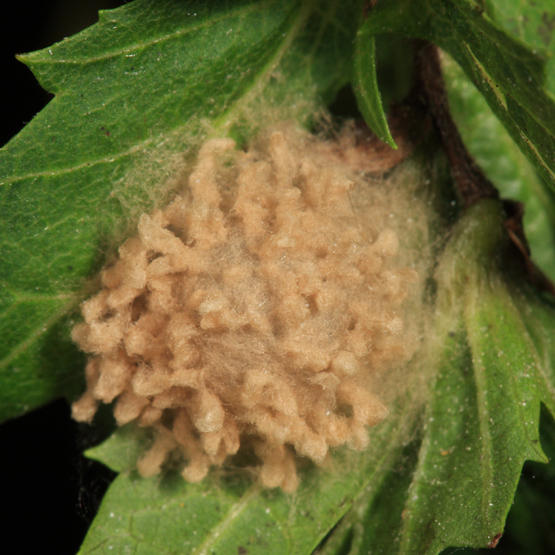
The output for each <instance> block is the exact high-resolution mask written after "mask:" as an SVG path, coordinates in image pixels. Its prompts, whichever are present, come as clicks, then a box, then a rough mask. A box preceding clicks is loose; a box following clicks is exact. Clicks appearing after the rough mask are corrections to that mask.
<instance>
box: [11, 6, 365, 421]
mask: <svg viewBox="0 0 555 555" xmlns="http://www.w3.org/2000/svg"><path fill="white" fill-rule="evenodd" d="M357 4H358V2H356V1H354V0H353V2H351V3H347V4H345V3H344V2H338V1H331V2H328V3H327V4H326V5H325V6H324V7H322V6H321V5H320V3H318V2H302V3H299V2H293V1H289V2H283V1H279V0H276V1H270V0H268V1H263V0H258V1H254V0H251V1H242V2H235V3H234V4H233V6H232V7H230V6H229V4H228V3H227V2H207V3H203V4H202V5H201V4H200V3H198V4H194V5H192V4H186V3H182V2H175V1H171V0H163V1H159V2H155V3H153V2H150V0H136V1H135V2H132V3H129V4H127V5H125V6H122V7H121V8H119V9H116V10H112V11H106V12H101V14H100V19H99V22H98V23H97V24H96V25H94V26H92V27H90V28H89V29H86V30H84V31H83V32H81V33H79V34H78V35H76V36H74V37H72V38H70V39H67V40H64V41H62V42H61V43H59V44H57V45H54V46H52V47H50V48H47V49H45V50H41V51H39V52H34V53H32V54H27V55H25V56H22V57H21V59H22V60H23V61H24V62H25V63H26V64H27V65H28V66H29V67H30V68H31V69H32V70H33V72H34V74H35V76H36V77H37V79H38V80H39V81H40V83H41V84H42V85H43V86H44V87H45V88H46V89H47V90H49V91H51V92H54V93H55V94H56V96H55V97H54V99H53V100H52V101H51V102H50V103H49V104H48V106H47V107H46V108H45V109H44V110H43V111H42V112H40V113H39V114H38V115H37V116H36V117H35V118H34V119H33V121H32V122H31V123H30V124H29V125H28V126H27V127H26V128H25V129H24V130H23V131H22V132H21V133H19V135H17V136H16V137H15V138H14V139H12V140H11V141H10V142H9V143H8V144H7V145H6V146H5V147H4V148H2V149H1V150H0V207H1V208H0V249H1V251H2V261H1V262H0V287H1V288H0V334H1V335H2V337H3V340H2V342H0V406H1V407H2V412H1V413H0V418H2V419H5V418H9V417H14V416H17V415H18V414H21V413H22V412H24V411H26V410H29V409H30V408H33V407H36V406H38V405H40V404H43V403H46V402H47V401H49V400H51V399H53V398H55V397H58V396H61V395H69V396H71V395H73V394H74V393H75V390H76V388H78V387H79V384H80V383H81V380H82V378H81V376H82V371H81V370H80V368H82V363H83V361H82V358H81V357H80V356H77V353H76V349H75V348H74V347H73V346H72V345H71V342H70V340H69V327H70V325H71V322H70V321H68V318H69V315H70V314H71V313H73V311H74V310H75V309H76V306H77V304H78V303H79V301H80V300H81V299H82V298H83V296H84V295H85V294H86V291H84V289H83V283H84V280H85V278H87V277H89V276H91V275H92V274H93V273H94V272H95V271H96V270H97V269H98V268H99V267H100V266H101V265H102V263H103V262H104V259H105V256H106V252H107V251H109V250H110V246H111V245H113V244H115V243H116V240H115V239H114V238H115V237H118V236H121V233H122V231H123V230H124V228H125V226H124V224H125V222H124V221H123V220H124V215H126V213H127V211H128V209H129V205H131V207H132V208H135V209H137V207H138V208H139V209H147V208H148V207H149V206H151V205H152V202H153V200H155V199H158V198H160V196H162V193H163V187H162V190H160V189H161V185H162V186H165V187H166V188H167V185H164V184H165V183H167V182H168V178H169V177H171V169H172V167H174V166H175V159H176V157H179V158H180V157H182V155H183V154H182V153H183V152H184V151H190V150H191V149H194V147H195V146H196V145H197V144H198V143H199V141H200V140H201V139H202V136H203V135H205V134H206V129H207V127H211V128H212V129H213V132H214V133H219V134H228V133H230V132H231V126H233V125H236V124H240V123H241V122H244V121H245V120H246V121H248V122H249V123H253V118H254V123H256V121H258V124H259V125H260V124H261V123H267V122H264V121H263V120H262V118H260V117H259V116H260V114H259V113H257V111H256V110H257V105H259V104H260V98H264V102H265V103H267V104H266V105H268V104H272V103H275V104H277V105H279V106H282V107H283V106H286V108H282V112H281V113H280V115H281V117H285V118H298V119H303V118H306V117H307V115H309V114H310V113H312V110H313V109H314V108H315V106H316V105H318V104H319V103H321V102H327V101H329V100H330V99H331V98H332V97H333V95H334V94H335V92H336V91H337V90H338V88H339V87H341V86H342V85H343V84H344V83H345V82H347V80H348V79H349V67H348V64H345V63H343V62H344V60H348V59H349V58H350V56H351V50H352V45H351V37H352V35H353V34H354V28H353V25H354V23H353V22H354V21H355V18H354V17H353V13H354V10H355V9H357ZM172 164H173V165H172ZM168 168H169V169H168ZM122 221H123V223H122Z"/></svg>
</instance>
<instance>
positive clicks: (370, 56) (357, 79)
mask: <svg viewBox="0 0 555 555" xmlns="http://www.w3.org/2000/svg"><path fill="white" fill-rule="evenodd" d="M353 88H354V91H355V95H356V98H357V103H358V107H359V110H360V111H361V113H362V115H363V117H364V121H365V122H366V124H367V125H368V127H370V129H372V131H374V133H376V135H377V136H378V137H379V138H380V139H381V140H382V141H384V142H385V143H387V144H388V145H389V146H391V147H392V148H397V145H396V144H395V141H394V140H393V137H392V136H391V132H390V130H389V126H388V125H387V119H386V117H385V112H384V109H383V105H382V99H381V95H380V91H379V89H378V76H377V70H376V44H375V40H374V37H373V36H372V35H371V34H370V32H369V28H368V26H364V25H363V26H362V27H361V28H360V29H359V31H358V33H357V34H356V38H355V52H354V57H353Z"/></svg>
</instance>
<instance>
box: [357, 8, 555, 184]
mask: <svg viewBox="0 0 555 555" xmlns="http://www.w3.org/2000/svg"><path fill="white" fill-rule="evenodd" d="M481 4H482V3H481V2H475V1H473V0H462V1H452V0H392V1H389V2H378V3H377V4H376V6H375V7H374V8H373V9H372V10H371V12H370V14H369V15H368V17H367V18H366V21H365V22H364V24H363V26H362V28H361V30H360V31H359V32H360V33H365V34H366V35H368V36H370V37H371V36H375V35H377V34H382V33H400V34H402V35H406V36H413V37H418V38H423V39H427V40H430V41H432V42H433V43H435V44H437V45H439V46H440V47H441V48H443V49H445V50H446V51H447V52H449V54H451V56H453V58H454V59H455V60H456V61H457V62H458V63H459V64H460V65H461V67H462V68H463V69H464V71H465V72H466V73H467V75H468V76H469V77H470V79H472V81H473V83H474V84H475V85H476V87H477V88H478V89H479V90H480V92H481V93H482V94H483V95H484V97H485V98H486V100H487V102H488V104H489V105H490V107H491V109H492V110H493V111H494V113H495V114H496V115H497V116H498V117H499V119H500V120H501V121H502V122H503V124H504V125H505V127H506V128H507V130H508V132H509V133H510V134H511V136H512V137H513V139H514V140H515V141H516V143H517V144H518V145H519V147H520V148H521V149H522V151H523V152H524V153H525V154H526V156H527V157H528V158H529V159H530V161H531V162H532V164H533V165H534V167H535V168H536V169H537V171H538V172H539V173H540V175H541V176H542V178H543V180H544V183H545V186H546V187H549V188H551V191H553V190H554V189H555V151H554V149H553V144H554V141H555V137H554V133H555V131H554V122H555V103H554V102H553V98H552V96H551V95H550V94H549V93H548V92H547V91H546V89H545V88H544V85H545V60H544V58H542V57H540V53H539V52H537V51H536V50H531V49H529V48H527V47H526V46H525V45H524V44H523V43H522V42H520V41H517V40H515V39H514V38H512V37H511V36H509V35H508V34H507V33H505V32H504V31H502V30H501V29H500V28H499V26H498V25H497V24H496V22H494V21H492V20H491V19H490V18H489V17H488V16H487V14H486V13H484V12H483V10H482V9H481V6H480V5H481ZM368 123H369V124H372V121H368Z"/></svg>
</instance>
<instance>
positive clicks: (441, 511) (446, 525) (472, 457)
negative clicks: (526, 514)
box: [322, 201, 555, 555]
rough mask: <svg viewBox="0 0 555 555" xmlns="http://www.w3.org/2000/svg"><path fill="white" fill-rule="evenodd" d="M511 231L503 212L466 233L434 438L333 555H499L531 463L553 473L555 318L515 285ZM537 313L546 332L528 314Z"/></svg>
mask: <svg viewBox="0 0 555 555" xmlns="http://www.w3.org/2000/svg"><path fill="white" fill-rule="evenodd" d="M502 229H503V228H502V212H501V209H500V206H499V204H498V203H497V201H484V202H482V203H479V204H478V205H475V206H474V207H473V208H472V209H471V210H469V211H468V212H467V213H466V214H465V215H464V216H463V218H462V219H461V221H459V222H458V223H457V225H456V226H455V228H454V230H453V234H452V237H451V239H450V241H449V243H448V244H447V246H446V248H445V251H444V252H443V254H442V256H441V259H440V264H439V269H438V273H437V283H438V297H439V298H438V303H437V305H438V313H437V315H436V320H435V332H436V333H437V336H434V334H432V336H433V337H434V338H433V340H432V341H431V344H430V345H429V348H430V353H429V359H428V360H429V363H430V364H433V365H434V366H435V367H437V374H436V375H435V379H434V383H433V386H432V391H431V394H430V398H429V402H428V404H427V408H426V413H425V416H424V425H423V429H422V431H421V432H420V436H418V435H415V436H414V438H413V445H410V444H408V445H407V447H406V448H405V452H404V454H403V457H402V458H400V459H399V460H398V462H397V463H396V464H393V465H392V466H391V468H390V475H389V479H386V480H385V481H384V482H383V485H381V489H380V490H379V491H378V492H376V494H375V496H368V497H361V499H360V501H359V502H358V503H357V504H355V506H354V508H353V510H352V511H351V512H350V513H348V514H347V516H346V517H345V519H344V522H346V523H347V526H348V528H349V530H350V536H348V534H347V533H346V530H345V527H342V525H340V526H339V527H338V528H337V530H336V532H334V533H333V534H332V535H331V537H330V538H329V539H328V542H327V543H326V544H325V545H324V547H323V549H322V553H324V554H327V555H330V554H332V553H333V554H339V553H348V552H352V553H438V552H440V551H441V550H442V549H445V548H447V547H450V546H453V547H455V546H474V547H485V546H487V545H490V544H491V545H493V544H494V543H495V542H496V540H497V539H498V537H499V534H500V533H502V532H503V526H504V522H505V518H506V515H507V513H508V511H509V508H510V507H511V504H512V501H513V496H514V492H515V490H516V486H517V483H518V480H519V478H520V473H521V469H522V466H523V464H524V461H525V460H536V461H543V462H545V460H546V458H545V456H544V455H543V452H542V450H541V447H540V443H539V433H538V424H539V411H540V402H544V403H546V404H547V405H548V406H549V407H550V410H553V409H554V408H555V405H554V402H555V375H554V370H553V354H554V352H553V349H554V346H555V307H552V306H549V304H547V305H546V304H545V303H541V302H540V300H539V299H535V300H534V298H535V294H534V293H532V292H531V291H523V290H521V289H520V288H517V289H515V286H514V285H511V283H512V281H513V280H512V279H511V278H510V277H509V276H508V275H506V274H505V272H504V271H502V269H501V268H502V267H503V266H502V265H501V262H502V260H501V258H502V257H501V254H500V253H501V252H502V250H503V245H504V244H505V241H506V240H505V239H503V235H502ZM530 303H532V305H533V307H536V305H537V306H538V307H539V306H541V312H542V316H541V320H539V321H538V320H536V319H535V318H534V317H533V311H534V308H529V309H528V308H526V309H524V308H523V307H529V306H530ZM532 322H533V329H532V328H530V324H531V323H532ZM538 334H539V335H538ZM335 533H338V534H339V538H340V540H342V541H336V540H335V538H334V535H335ZM346 537H347V538H348V541H347V547H346V546H345V538H346ZM349 550H351V551H349Z"/></svg>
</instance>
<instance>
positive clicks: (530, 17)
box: [483, 0, 555, 94]
mask: <svg viewBox="0 0 555 555" xmlns="http://www.w3.org/2000/svg"><path fill="white" fill-rule="evenodd" d="M483 7H484V8H485V11H486V13H487V14H488V16H489V17H490V18H491V19H492V21H495V22H496V23H497V25H499V27H501V28H502V29H503V30H504V31H505V32H506V33H507V34H509V35H510V36H511V37H513V38H516V39H518V40H519V41H521V42H523V43H524V44H526V46H527V47H528V48H529V49H531V50H532V52H534V51H535V52H541V53H542V54H543V55H545V56H546V58H547V63H546V66H545V77H546V88H547V90H548V91H549V92H550V93H551V94H555V33H554V30H555V12H554V10H553V2H551V0H534V1H533V2H526V1H522V0H511V1H507V0H486V1H485V2H484V3H483Z"/></svg>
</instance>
